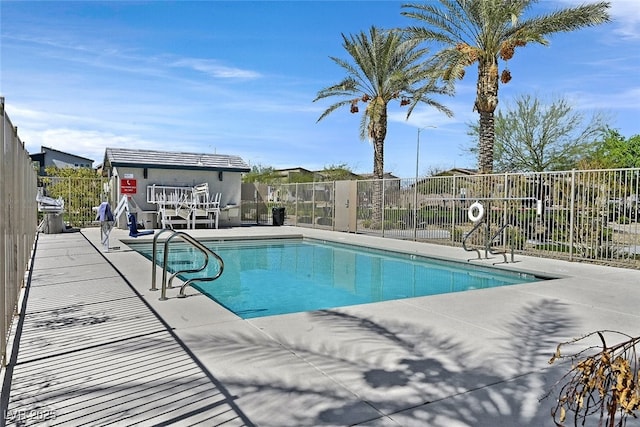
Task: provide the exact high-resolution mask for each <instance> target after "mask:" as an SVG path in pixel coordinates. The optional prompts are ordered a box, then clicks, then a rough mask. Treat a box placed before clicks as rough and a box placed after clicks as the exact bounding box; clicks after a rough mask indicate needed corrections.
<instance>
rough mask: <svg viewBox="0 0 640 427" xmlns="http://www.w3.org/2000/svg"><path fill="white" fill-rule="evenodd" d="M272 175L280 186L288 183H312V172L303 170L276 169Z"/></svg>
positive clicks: (299, 168) (298, 168)
mask: <svg viewBox="0 0 640 427" xmlns="http://www.w3.org/2000/svg"><path fill="white" fill-rule="evenodd" d="M273 174H274V175H275V176H277V177H278V178H277V179H278V181H279V182H280V183H281V184H286V183H290V182H313V181H314V179H313V177H314V174H315V173H314V172H313V171H310V170H308V169H305V168H301V167H297V168H288V169H276V170H274V171H273Z"/></svg>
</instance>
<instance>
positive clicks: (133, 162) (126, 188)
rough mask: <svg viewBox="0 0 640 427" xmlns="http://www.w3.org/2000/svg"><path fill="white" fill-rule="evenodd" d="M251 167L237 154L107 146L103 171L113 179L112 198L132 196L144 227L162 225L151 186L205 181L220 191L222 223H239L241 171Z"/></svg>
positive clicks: (110, 189) (139, 219)
mask: <svg viewBox="0 0 640 427" xmlns="http://www.w3.org/2000/svg"><path fill="white" fill-rule="evenodd" d="M250 169H251V168H250V167H249V165H248V164H247V163H245V162H244V160H242V159H241V158H240V157H238V156H230V155H224V154H206V153H182V152H169V151H155V150H134V149H126V148H107V149H106V150H105V156H104V162H103V172H102V173H103V175H104V176H107V177H109V178H110V180H109V182H110V188H109V189H108V190H109V198H110V199H111V201H112V202H113V203H117V201H119V200H120V199H121V197H122V196H123V195H127V196H129V197H130V198H131V199H133V202H134V204H135V205H137V206H138V208H139V210H140V211H141V212H140V211H139V212H138V222H142V223H143V224H144V225H145V228H158V227H159V226H160V224H159V221H158V219H157V212H158V206H157V205H156V204H153V203H149V201H148V200H149V198H148V194H149V191H150V188H151V187H152V186H156V187H158V186H162V187H185V188H188V187H195V186H197V185H200V184H205V183H206V184H208V187H209V192H210V193H211V194H212V195H215V194H217V193H220V216H219V224H220V226H237V225H240V224H241V220H240V201H241V199H240V191H241V184H242V173H244V172H249V171H250ZM141 216H142V218H141Z"/></svg>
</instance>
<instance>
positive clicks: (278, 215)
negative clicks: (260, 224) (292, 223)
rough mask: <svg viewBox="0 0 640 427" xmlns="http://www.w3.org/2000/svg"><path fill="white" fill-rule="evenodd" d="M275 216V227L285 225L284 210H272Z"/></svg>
mask: <svg viewBox="0 0 640 427" xmlns="http://www.w3.org/2000/svg"><path fill="white" fill-rule="evenodd" d="M271 213H272V214H273V225H284V208H273V209H271Z"/></svg>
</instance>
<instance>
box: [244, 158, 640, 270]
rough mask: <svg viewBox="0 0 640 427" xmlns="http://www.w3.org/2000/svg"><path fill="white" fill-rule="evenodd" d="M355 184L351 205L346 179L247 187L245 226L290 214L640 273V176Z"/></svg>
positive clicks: (296, 219)
mask: <svg viewBox="0 0 640 427" xmlns="http://www.w3.org/2000/svg"><path fill="white" fill-rule="evenodd" d="M354 182H355V184H350V185H355V186H356V187H355V191H352V192H351V193H349V192H347V193H348V194H349V195H348V196H347V199H346V200H345V199H344V196H340V195H341V194H343V192H342V191H341V190H340V187H341V186H343V185H346V184H344V183H345V181H338V182H316V183H303V184H278V185H270V186H267V185H260V186H259V187H260V189H259V190H255V191H251V190H250V189H249V188H248V187H246V188H245V190H243V194H250V193H253V194H255V195H256V197H254V198H249V199H247V198H244V197H243V209H242V212H243V213H242V215H243V220H244V222H245V223H257V224H260V223H269V221H270V217H269V213H270V212H271V210H272V209H273V208H274V207H280V208H282V207H284V208H285V224H288V225H296V226H301V227H313V228H323V229H331V230H336V231H349V232H357V233H367V234H375V235H380V236H383V237H388V238H396V239H409V240H416V241H424V242H432V243H439V244H446V245H454V246H463V244H464V246H466V247H471V248H474V247H475V248H476V249H478V248H480V249H484V250H488V251H500V250H503V251H507V250H511V249H512V248H513V250H514V252H516V253H521V254H527V255H533V256H540V257H549V258H560V259H568V260H581V261H592V262H599V263H607V264H612V265H619V266H625V267H632V268H640V225H639V222H638V221H639V219H640V218H639V217H640V204H639V196H640V169H615V170H580V171H577V170H574V171H563V172H543V173H510V174H492V175H470V176H466V175H457V176H439V177H428V178H422V179H419V180H418V181H417V182H416V180H415V179H387V180H384V181H375V180H374V181H354ZM244 185H245V186H252V185H253V184H244ZM255 188H256V189H257V188H258V186H256V187H255ZM258 194H259V195H260V196H259V197H257V195H258ZM376 201H379V202H378V203H376ZM474 203H479V204H480V209H481V210H482V212H479V210H478V209H476V208H475V206H478V205H477V204H476V205H474V209H470V208H471V207H472V205H473V204H474ZM254 213H255V214H256V215H254ZM479 213H482V215H481V216H482V218H481V220H482V221H481V222H482V225H483V227H477V228H476V231H474V225H475V224H477V222H474V221H472V219H476V218H475V217H477V216H479V215H478V214H479ZM345 218H347V219H346V220H345ZM345 224H346V225H345ZM472 231H474V232H473V233H472Z"/></svg>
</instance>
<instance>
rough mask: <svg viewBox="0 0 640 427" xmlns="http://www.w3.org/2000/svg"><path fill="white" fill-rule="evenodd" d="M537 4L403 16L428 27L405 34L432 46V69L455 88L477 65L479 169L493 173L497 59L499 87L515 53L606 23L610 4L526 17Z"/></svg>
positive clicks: (429, 5) (523, 0)
mask: <svg viewBox="0 0 640 427" xmlns="http://www.w3.org/2000/svg"><path fill="white" fill-rule="evenodd" d="M534 3H537V0H438V2H435V1H429V2H426V3H421V4H415V3H414V4H405V5H403V6H402V7H403V8H404V9H406V10H405V11H403V12H401V14H402V15H404V16H407V17H409V18H413V19H416V20H418V21H421V22H423V23H425V24H426V26H425V27H417V26H414V27H409V28H407V29H406V31H407V34H408V37H409V39H411V40H419V41H422V42H431V43H434V44H435V45H436V46H438V48H440V50H439V51H438V52H437V53H436V54H435V55H434V56H433V58H432V60H433V65H434V66H435V67H436V68H438V69H440V70H441V77H442V78H443V79H444V80H445V81H447V82H449V83H450V84H451V85H453V82H454V81H455V79H461V78H462V77H463V76H464V71H465V68H466V67H467V66H469V65H472V64H474V63H476V62H477V63H478V80H477V85H476V100H475V104H474V110H475V111H477V112H478V113H479V114H480V138H479V145H478V168H479V170H480V173H491V172H492V170H493V142H494V137H495V134H494V117H493V114H494V111H495V109H496V107H497V106H498V85H499V82H498V76H499V70H498V58H500V59H502V60H503V61H505V68H504V69H503V71H502V73H501V75H500V78H499V79H500V82H502V83H505V84H506V83H507V82H509V80H511V74H510V72H509V70H508V68H507V67H506V61H508V60H509V59H511V58H512V57H513V55H514V51H515V48H516V47H524V46H525V45H527V44H528V43H539V44H542V45H547V44H548V40H547V39H546V37H547V36H549V35H551V34H554V33H559V32H568V31H573V30H577V29H579V28H583V27H589V26H594V25H598V24H601V23H604V22H608V21H609V15H608V13H607V9H608V8H609V7H610V4H609V3H608V2H598V3H593V4H587V5H582V6H578V7H572V8H565V9H561V10H558V11H555V12H553V13H550V14H546V15H538V16H535V15H534V14H531V13H527V12H528V10H529V8H530V7H531V6H532V5H533V4H534Z"/></svg>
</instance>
